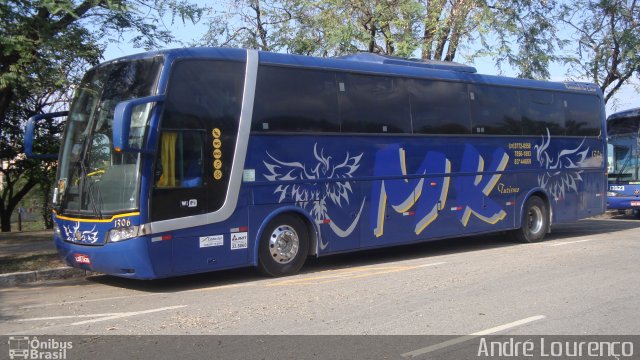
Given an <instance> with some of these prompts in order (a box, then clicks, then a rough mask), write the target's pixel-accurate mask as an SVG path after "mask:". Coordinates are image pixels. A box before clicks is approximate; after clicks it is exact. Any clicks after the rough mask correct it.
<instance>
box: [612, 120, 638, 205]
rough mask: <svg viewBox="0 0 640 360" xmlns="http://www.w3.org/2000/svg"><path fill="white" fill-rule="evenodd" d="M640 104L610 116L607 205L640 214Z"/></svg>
mask: <svg viewBox="0 0 640 360" xmlns="http://www.w3.org/2000/svg"><path fill="white" fill-rule="evenodd" d="M639 132H640V108H635V109H629V110H626V111H621V112H617V113H615V114H613V115H611V116H609V118H608V119H607V136H608V144H607V146H608V152H607V154H608V159H607V160H608V171H609V190H608V191H607V208H608V209H615V210H618V211H619V212H620V213H624V212H626V211H627V210H633V213H634V214H635V215H636V216H638V217H640V177H638V175H639V170H640V169H639V166H640V161H638V158H639V157H640V136H639V135H640V134H639Z"/></svg>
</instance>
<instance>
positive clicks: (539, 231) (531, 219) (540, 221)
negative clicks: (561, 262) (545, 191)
mask: <svg viewBox="0 0 640 360" xmlns="http://www.w3.org/2000/svg"><path fill="white" fill-rule="evenodd" d="M548 227H549V211H548V210H547V205H546V204H545V203H544V201H543V200H542V199H541V198H540V197H538V196H532V197H530V198H529V199H527V202H526V203H525V204H524V211H523V212H522V224H521V226H520V228H519V229H516V230H513V232H512V237H513V239H514V240H516V241H518V242H523V243H533V242H538V241H542V239H543V238H544V235H545V234H546V232H547V228H548Z"/></svg>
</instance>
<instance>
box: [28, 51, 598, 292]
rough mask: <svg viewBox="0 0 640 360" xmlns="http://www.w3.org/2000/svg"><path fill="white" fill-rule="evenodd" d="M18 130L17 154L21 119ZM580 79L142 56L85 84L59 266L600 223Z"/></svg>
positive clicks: (172, 264)
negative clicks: (591, 219)
mask: <svg viewBox="0 0 640 360" xmlns="http://www.w3.org/2000/svg"><path fill="white" fill-rule="evenodd" d="M60 115H66V114H48V115H40V116H38V117H35V118H32V119H31V120H30V121H29V126H28V129H27V131H26V137H25V152H26V153H27V154H28V155H33V154H32V147H33V145H34V144H33V142H34V140H33V134H34V129H37V121H38V120H40V119H42V118H48V117H49V118H51V117H55V116H60ZM605 130H606V129H605V115H604V103H603V99H602V94H601V92H600V91H599V89H598V88H597V86H595V85H593V84H585V83H553V82H545V81H534V80H526V79H513V78H506V77H497V76H488V75H481V74H477V73H476V70H475V68H473V67H469V66H464V65H460V64H455V63H442V62H421V61H414V60H407V59H401V58H396V57H389V56H381V55H375V54H366V53H363V54H355V55H350V56H346V57H342V58H329V59H327V58H315V57H306V56H297V55H288V54H276V53H268V52H257V51H254V50H241V49H216V48H195V49H177V50H166V51H159V52H149V53H144V54H139V55H134V56H129V57H125V58H121V59H117V60H114V61H110V62H107V63H104V64H101V65H98V66H97V67H95V68H93V69H91V70H90V71H89V72H88V73H87V74H86V76H85V77H84V79H83V80H82V83H81V84H80V86H79V88H78V90H77V91H76V94H75V98H74V100H73V102H72V104H71V106H70V110H69V113H68V118H67V123H66V129H65V133H64V135H63V139H62V146H61V149H60V153H59V157H58V158H59V160H58V173H57V180H56V184H55V191H54V194H53V207H54V212H53V219H54V222H55V235H54V241H55V244H56V246H57V249H58V252H59V254H60V255H61V257H62V258H63V259H64V260H65V261H66V262H67V263H68V264H69V265H71V266H75V267H79V268H83V269H88V270H91V271H97V272H102V273H106V274H112V275H117V276H123V277H131V278H140V279H152V278H160V277H169V276H176V275H183V274H192V273H198V272H207V271H213V270H220V269H229V268H237V267H245V266H256V267H258V268H259V269H260V270H262V272H264V273H266V274H268V275H271V276H281V275H289V274H293V273H296V272H297V271H298V270H299V269H300V268H301V267H302V265H303V263H304V262H305V259H306V258H307V256H309V255H312V256H323V255H329V254H335V253H342V252H349V251H356V250H360V249H370V248H379V247H385V246H392V245H398V244H409V243H415V242H420V241H426V240H435V239H442V238H450V237H459V236H469V235H475V234H484V233H490V232H508V233H509V234H510V235H511V236H512V237H513V238H514V239H516V240H518V241H523V242H536V241H541V240H542V239H543V237H544V236H545V234H546V233H547V232H549V231H550V228H551V224H552V223H562V222H569V221H575V220H578V219H581V218H585V217H590V216H593V215H597V214H601V213H603V212H604V210H605V192H606V175H605V171H606V165H605V161H604V158H603V155H604V153H605V150H606V148H605V144H606V143H605V139H606V131H605Z"/></svg>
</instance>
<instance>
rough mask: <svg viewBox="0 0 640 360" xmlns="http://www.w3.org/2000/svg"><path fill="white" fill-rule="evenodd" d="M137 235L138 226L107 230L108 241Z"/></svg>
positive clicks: (116, 240) (126, 238)
mask: <svg viewBox="0 0 640 360" xmlns="http://www.w3.org/2000/svg"><path fill="white" fill-rule="evenodd" d="M136 236H138V226H137V225H136V226H127V227H119V228H115V229H111V230H109V237H108V241H109V242H118V241H123V240H128V239H131V238H134V237H136Z"/></svg>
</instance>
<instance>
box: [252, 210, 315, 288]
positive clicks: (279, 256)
mask: <svg viewBox="0 0 640 360" xmlns="http://www.w3.org/2000/svg"><path fill="white" fill-rule="evenodd" d="M308 253H309V232H308V231H307V227H306V226H305V224H304V222H303V221H302V220H301V219H300V217H298V216H296V215H292V214H282V215H278V216H277V217H275V218H274V219H273V220H271V221H270V222H269V224H268V225H267V227H266V228H265V230H264V231H263V233H262V235H261V236H260V244H259V249H258V269H259V270H260V271H261V272H262V273H263V274H265V275H268V276H272V277H278V276H287V275H293V274H295V273H297V272H298V271H299V270H300V269H301V268H302V265H304V262H305V260H306V259H307V254H308Z"/></svg>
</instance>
